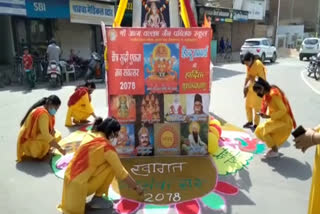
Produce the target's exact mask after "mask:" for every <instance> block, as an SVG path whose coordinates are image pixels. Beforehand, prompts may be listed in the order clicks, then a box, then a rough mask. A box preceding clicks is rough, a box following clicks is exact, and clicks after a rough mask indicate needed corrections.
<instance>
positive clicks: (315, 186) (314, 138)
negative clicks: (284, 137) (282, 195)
mask: <svg viewBox="0 0 320 214" xmlns="http://www.w3.org/2000/svg"><path fill="white" fill-rule="evenodd" d="M295 141H296V145H295V146H296V148H297V149H301V150H302V152H305V151H306V150H307V149H308V148H310V147H312V146H315V145H316V146H317V148H316V155H315V160H314V166H313V176H312V186H311V191H310V199H309V212H308V214H318V213H320V203H319V202H320V125H319V126H317V127H315V128H314V129H308V130H307V132H306V133H305V134H304V135H302V136H299V137H298V138H296V139H295Z"/></svg>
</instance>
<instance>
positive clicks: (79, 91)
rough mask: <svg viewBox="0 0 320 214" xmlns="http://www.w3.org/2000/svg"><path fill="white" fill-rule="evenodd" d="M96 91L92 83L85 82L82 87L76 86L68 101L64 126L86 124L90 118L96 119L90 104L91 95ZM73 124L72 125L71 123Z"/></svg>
mask: <svg viewBox="0 0 320 214" xmlns="http://www.w3.org/2000/svg"><path fill="white" fill-rule="evenodd" d="M95 89H96V85H95V83H94V82H86V84H85V85H83V86H78V87H77V88H76V91H75V92H74V93H73V94H72V95H71V97H70V98H69V101H68V112H67V116H66V122H65V125H66V126H72V125H73V123H74V124H81V123H86V122H88V121H87V119H88V118H89V117H90V116H93V117H94V118H96V115H95V114H94V110H93V107H92V104H91V94H92V92H93V91H94V90H95ZM72 122H73V123H72Z"/></svg>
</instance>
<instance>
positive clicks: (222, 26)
mask: <svg viewBox="0 0 320 214" xmlns="http://www.w3.org/2000/svg"><path fill="white" fill-rule="evenodd" d="M198 14H199V16H198V23H200V25H201V24H202V23H203V22H204V16H207V18H208V19H209V20H211V27H212V29H213V40H216V41H218V43H219V41H220V40H221V39H222V38H223V40H224V41H225V42H226V41H227V40H228V41H229V42H231V44H232V50H233V51H237V50H240V47H241V45H240V44H241V43H243V41H244V39H245V38H248V37H251V35H252V28H251V27H253V26H254V25H253V22H249V21H248V11H244V10H235V9H229V8H215V7H205V6H199V7H198ZM240 29H241V32H239V31H240ZM239 33H240V36H239Z"/></svg>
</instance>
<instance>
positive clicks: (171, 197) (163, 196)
mask: <svg viewBox="0 0 320 214" xmlns="http://www.w3.org/2000/svg"><path fill="white" fill-rule="evenodd" d="M144 198H145V199H144V201H145V202H150V203H152V202H161V201H167V200H168V201H169V202H179V201H181V197H180V193H178V192H177V193H158V194H156V195H153V194H151V193H145V194H144Z"/></svg>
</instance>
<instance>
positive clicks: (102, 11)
mask: <svg viewBox="0 0 320 214" xmlns="http://www.w3.org/2000/svg"><path fill="white" fill-rule="evenodd" d="M113 19H114V4H107V3H98V2H93V1H79V0H70V20H71V22H74V23H84V24H94V25H100V24H101V21H103V22H104V23H105V24H106V25H112V23H113Z"/></svg>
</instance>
